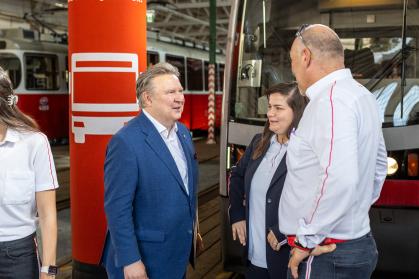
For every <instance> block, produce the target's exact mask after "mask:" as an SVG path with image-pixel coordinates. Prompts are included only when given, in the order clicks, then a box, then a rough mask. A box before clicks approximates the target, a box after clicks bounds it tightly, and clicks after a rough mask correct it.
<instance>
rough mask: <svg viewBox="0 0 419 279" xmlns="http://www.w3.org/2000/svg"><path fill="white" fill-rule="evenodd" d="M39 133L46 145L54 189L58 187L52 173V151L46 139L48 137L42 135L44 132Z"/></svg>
mask: <svg viewBox="0 0 419 279" xmlns="http://www.w3.org/2000/svg"><path fill="white" fill-rule="evenodd" d="M40 134H41V135H42V138H43V139H44V141H45V144H46V145H47V150H48V161H49V173H50V175H51V180H52V186H54V189H57V188H58V187H57V185H56V184H55V179H54V174H53V173H52V164H53V163H52V162H51V161H52V160H53V159H52V152H51V146H50V145H49V141H48V139H47V137H46V136H45V135H44V134H42V133H40Z"/></svg>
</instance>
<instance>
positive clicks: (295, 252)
mask: <svg viewBox="0 0 419 279" xmlns="http://www.w3.org/2000/svg"><path fill="white" fill-rule="evenodd" d="M335 249H336V244H328V245H322V246H320V245H317V246H316V248H314V250H313V251H311V253H310V252H309V251H304V250H302V249H299V248H293V249H292V250H291V258H290V261H289V263H288V268H289V269H290V270H291V275H292V277H293V278H294V279H297V278H298V266H299V265H300V263H301V262H302V261H303V260H304V259H305V258H307V257H308V256H310V255H311V256H320V255H321V254H324V253H330V252H333V251H334V250H335Z"/></svg>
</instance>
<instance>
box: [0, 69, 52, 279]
mask: <svg viewBox="0 0 419 279" xmlns="http://www.w3.org/2000/svg"><path fill="white" fill-rule="evenodd" d="M12 88H13V87H12V83H11V81H10V79H9V77H8V76H7V74H6V72H5V71H4V70H3V69H2V68H1V67H0V278H2V279H15V278H16V279H22V278H25V279H32V278H33V279H35V278H41V279H47V278H53V277H54V275H55V273H56V266H55V258H56V246H57V213H56V206H55V189H57V187H58V183H57V176H56V172H55V166H54V161H53V157H52V153H51V148H50V145H49V142H48V139H47V137H46V136H45V135H44V134H42V133H41V132H39V130H38V126H37V124H36V123H35V121H34V120H32V119H31V118H30V117H29V116H27V115H25V114H23V113H22V112H21V111H20V110H19V109H18V108H17V106H16V103H17V95H15V94H14V92H13V89H12ZM37 215H38V216H39V226H40V229H41V232H42V268H40V259H39V257H38V247H37V243H36V227H37V224H38V218H37ZM40 272H41V273H40Z"/></svg>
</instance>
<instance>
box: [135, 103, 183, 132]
mask: <svg viewBox="0 0 419 279" xmlns="http://www.w3.org/2000/svg"><path fill="white" fill-rule="evenodd" d="M142 112H143V113H144V114H145V116H147V118H148V119H149V120H150V121H151V123H153V125H154V127H155V128H156V129H157V131H158V132H159V134H160V135H163V136H164V137H165V138H168V137H169V136H170V135H171V134H173V132H175V133H177V130H178V127H177V123H175V125H174V127H173V128H172V129H170V131H168V130H167V128H166V127H165V126H164V125H163V124H161V123H160V122H159V121H157V119H155V118H154V117H153V116H151V114H150V113H148V112H147V111H146V110H145V109H142ZM172 131H173V132H172Z"/></svg>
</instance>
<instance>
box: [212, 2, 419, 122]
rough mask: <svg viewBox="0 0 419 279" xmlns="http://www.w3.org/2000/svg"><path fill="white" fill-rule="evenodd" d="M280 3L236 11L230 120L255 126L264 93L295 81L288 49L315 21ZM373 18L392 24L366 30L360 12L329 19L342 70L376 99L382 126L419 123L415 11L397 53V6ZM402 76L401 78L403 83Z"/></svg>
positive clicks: (399, 17) (409, 11) (309, 6)
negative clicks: (239, 14)
mask: <svg viewBox="0 0 419 279" xmlns="http://www.w3.org/2000/svg"><path fill="white" fill-rule="evenodd" d="M306 2H307V3H308V1H306ZM281 3H282V1H272V0H265V1H262V0H255V1H247V2H246V6H245V7H244V9H243V11H242V16H243V21H242V25H241V26H240V28H241V29H242V30H243V31H242V32H241V34H240V40H238V41H239V42H240V43H241V46H239V48H240V54H239V55H240V56H239V57H238V66H237V67H238V70H237V76H236V78H232V80H234V79H236V80H237V84H236V86H235V88H233V89H232V92H234V94H233V95H232V96H231V101H232V104H231V110H230V112H231V117H232V118H234V119H235V120H236V121H238V122H240V121H242V122H249V121H254V120H256V121H257V122H261V121H260V120H262V119H263V118H265V117H266V115H265V114H264V110H263V109H262V108H266V98H265V97H264V92H265V90H266V89H267V88H269V87H271V86H272V85H274V84H277V83H279V82H287V81H292V80H295V78H294V76H293V74H292V72H291V63H290V59H289V50H290V47H291V44H292V42H293V41H294V38H295V32H296V27H297V26H300V25H301V24H302V23H310V20H313V21H316V20H314V19H309V18H308V19H307V18H305V17H306V14H305V12H301V13H300V12H297V11H296V10H295V11H294V12H292V13H290V12H289V10H287V9H284V8H283V4H281ZM264 9H265V10H264ZM307 9H308V10H310V11H318V7H317V6H316V4H315V1H314V2H311V3H310V4H307ZM377 13H378V14H383V17H389V16H390V15H391V17H392V21H391V22H389V21H386V19H384V18H378V17H377V21H376V22H375V24H374V25H370V24H367V23H365V22H364V21H363V20H361V18H364V17H365V15H364V13H363V12H362V11H359V10H357V9H354V10H352V9H350V8H348V9H346V10H345V12H344V13H342V14H336V15H331V17H332V18H331V22H332V23H333V24H332V26H331V27H332V28H334V29H335V30H336V32H337V34H338V35H339V37H340V39H341V41H342V44H343V47H344V58H345V66H346V67H347V68H350V69H351V72H352V74H353V76H354V78H356V79H357V80H358V82H360V83H361V84H363V85H364V86H365V87H366V88H367V89H368V90H370V91H371V92H372V93H373V94H374V95H375V97H376V98H377V102H378V104H379V108H380V117H381V119H382V121H383V125H384V126H400V125H410V124H413V123H419V67H418V65H419V55H418V52H419V47H418V45H419V41H418V39H419V27H418V25H417V24H416V18H417V14H418V13H417V9H416V8H413V7H408V9H407V28H406V41H405V49H404V51H403V52H402V45H403V41H402V37H401V30H402V22H403V18H402V17H403V13H402V6H399V7H398V8H395V9H394V10H387V9H385V10H378V11H377ZM319 15H320V14H319ZM384 15H385V16H384ZM314 18H315V17H314ZM332 19H333V20H332ZM307 21H308V22H307ZM333 25H334V26H333ZM402 69H403V70H404V71H402ZM402 72H404V74H405V81H403V82H402V77H401V75H402ZM221 78H222V77H221V75H220V79H221ZM402 103H403V105H402ZM402 107H403V109H402ZM261 123H263V122H261Z"/></svg>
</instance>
